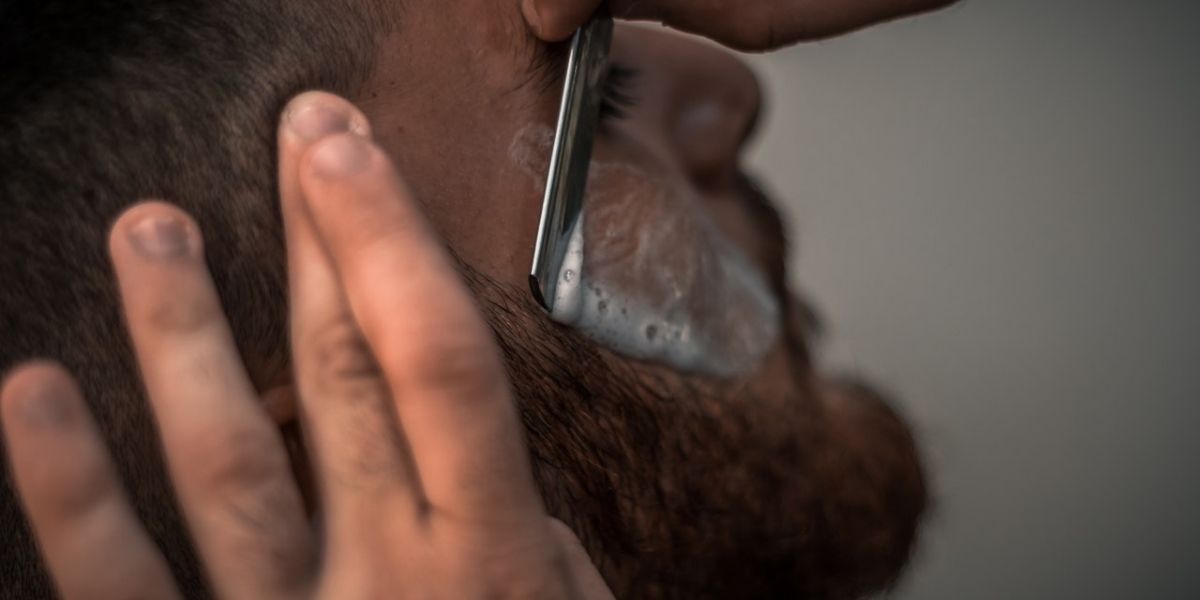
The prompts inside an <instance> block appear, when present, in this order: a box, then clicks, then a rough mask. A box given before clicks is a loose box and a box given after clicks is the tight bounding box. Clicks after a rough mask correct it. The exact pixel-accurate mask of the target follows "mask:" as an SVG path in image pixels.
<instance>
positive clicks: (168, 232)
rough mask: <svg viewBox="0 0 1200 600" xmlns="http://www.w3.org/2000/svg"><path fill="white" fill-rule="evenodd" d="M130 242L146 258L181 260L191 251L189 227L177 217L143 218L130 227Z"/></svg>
mask: <svg viewBox="0 0 1200 600" xmlns="http://www.w3.org/2000/svg"><path fill="white" fill-rule="evenodd" d="M129 241H130V242H131V243H132V245H133V247H134V249H135V250H137V251H138V253H139V254H141V255H142V256H145V257H146V258H154V259H172V258H180V257H183V256H187V254H188V252H189V251H190V244H189V240H188V233H187V226H186V225H184V223H183V221H181V220H179V219H177V218H175V217H162V216H148V217H144V218H142V220H140V221H138V222H137V223H134V224H133V225H132V226H130V227H129Z"/></svg>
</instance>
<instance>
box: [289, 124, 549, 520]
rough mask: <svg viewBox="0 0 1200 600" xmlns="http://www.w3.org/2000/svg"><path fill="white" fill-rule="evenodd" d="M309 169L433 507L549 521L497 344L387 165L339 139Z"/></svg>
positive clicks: (354, 306) (368, 146)
mask: <svg viewBox="0 0 1200 600" xmlns="http://www.w3.org/2000/svg"><path fill="white" fill-rule="evenodd" d="M301 165H302V166H301V172H300V182H301V186H302V188H303V191H304V194H303V195H304V198H305V201H306V202H307V204H308V207H309V210H310V212H311V214H312V217H313V222H314V223H315V225H316V228H317V230H318V232H317V233H318V236H319V237H320V238H321V239H322V241H323V243H324V244H325V246H326V249H327V251H328V253H329V255H330V257H331V258H332V260H333V263H334V268H335V269H336V270H337V272H338V276H339V278H340V280H341V283H342V285H343V286H344V288H345V291H346V298H347V301H348V302H349V304H350V310H351V312H352V313H353V315H354V318H355V320H356V321H357V323H358V325H359V327H360V329H361V331H362V333H363V335H364V336H365V337H366V338H367V343H368V345H369V346H370V347H371V350H372V351H373V352H374V353H375V356H376V358H377V359H378V363H379V365H380V367H381V368H382V370H383V371H384V376H385V378H386V379H387V381H388V384H389V387H390V389H391V391H392V395H393V399H394V402H395V407H396V414H397V416H398V417H399V420H400V425H401V428H402V430H403V433H404V436H405V438H406V439H407V441H408V443H409V446H410V448H411V451H412V457H413V461H414V463H415V465H416V469H417V471H418V473H419V479H420V484H421V487H422V488H423V490H424V491H425V496H426V498H427V499H428V501H429V502H430V504H431V505H432V506H433V508H434V509H435V510H439V509H440V510H442V511H449V512H450V513H452V514H456V515H460V516H465V517H468V518H471V519H473V520H474V519H479V518H488V519H491V518H498V519H503V520H504V521H505V522H512V519H514V518H517V519H518V520H519V521H520V522H522V523H526V522H527V521H525V519H524V518H525V517H536V518H538V519H540V518H541V514H542V512H543V511H542V507H541V500H540V497H539V496H538V495H537V492H536V490H535V488H534V485H533V478H532V475H531V474H530V469H529V458H528V455H527V453H526V451H525V446H524V442H523V440H522V435H521V428H520V425H519V422H518V420H517V415H516V410H515V407H514V405H513V399H512V395H511V392H510V390H509V386H508V381H507V377H506V376H505V372H504V367H503V363H502V362H501V360H500V354H499V349H498V348H497V346H496V343H495V341H494V340H493V339H492V337H491V336H492V334H491V330H490V329H489V328H488V326H487V324H486V322H484V320H483V317H482V315H481V314H480V312H479V310H478V308H477V307H476V305H475V302H474V300H473V298H472V296H471V294H470V293H469V292H468V290H467V288H466V286H465V284H464V283H463V281H462V280H461V279H460V278H459V276H458V273H457V270H456V269H455V266H454V262H453V261H452V259H451V258H450V256H449V254H448V252H447V251H446V249H445V248H444V247H443V245H442V242H441V241H440V239H439V238H438V237H437V236H436V235H435V234H434V232H433V228H432V227H431V226H430V225H429V223H428V222H427V221H426V220H425V218H424V216H423V215H422V213H421V211H420V209H419V208H418V205H417V203H416V202H415V201H414V199H413V198H412V197H411V195H410V194H409V192H408V190H407V188H406V186H404V184H403V183H402V182H401V181H400V178H399V176H398V175H397V173H396V172H395V171H394V169H393V168H392V165H391V163H390V161H389V160H388V159H387V157H386V156H385V155H384V154H383V152H382V151H381V150H380V149H379V148H378V147H376V146H375V145H374V144H372V143H371V142H370V141H369V140H365V139H363V138H361V137H358V136H352V135H336V136H331V137H329V138H326V139H324V140H323V141H321V142H318V143H317V144H315V145H314V146H313V147H312V148H310V149H309V150H308V152H307V153H306V155H305V158H304V160H303V161H302V163H301ZM539 523H540V521H539Z"/></svg>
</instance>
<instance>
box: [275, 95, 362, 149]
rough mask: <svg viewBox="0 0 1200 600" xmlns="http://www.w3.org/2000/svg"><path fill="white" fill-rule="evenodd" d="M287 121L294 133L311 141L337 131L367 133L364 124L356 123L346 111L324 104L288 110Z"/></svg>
mask: <svg viewBox="0 0 1200 600" xmlns="http://www.w3.org/2000/svg"><path fill="white" fill-rule="evenodd" d="M287 122H288V128H289V129H291V130H292V133H295V134H296V136H297V137H299V138H300V139H303V140H305V141H309V142H315V141H317V140H319V139H321V138H324V137H326V136H330V135H333V134H335V133H354V134H358V135H364V134H365V132H364V131H363V129H364V128H363V126H361V125H358V124H355V123H354V119H353V118H352V117H351V116H350V115H349V114H347V113H346V112H345V111H340V110H337V109H334V108H330V107H328V106H325V105H322V104H309V105H308V106H302V107H300V108H298V109H296V110H293V111H290V112H288V116H287Z"/></svg>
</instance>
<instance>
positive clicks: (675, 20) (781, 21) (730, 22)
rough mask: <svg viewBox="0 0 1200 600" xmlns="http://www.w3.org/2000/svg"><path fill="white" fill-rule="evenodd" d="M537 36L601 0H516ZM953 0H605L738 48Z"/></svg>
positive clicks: (572, 26) (559, 30)
mask: <svg viewBox="0 0 1200 600" xmlns="http://www.w3.org/2000/svg"><path fill="white" fill-rule="evenodd" d="M522 2H523V5H522V8H523V10H524V12H525V19H526V21H527V22H528V23H529V25H530V26H531V27H532V28H533V31H534V32H535V33H536V34H537V35H538V37H540V38H542V39H544V40H546V41H561V40H564V39H566V38H568V37H570V35H571V34H572V33H573V32H574V31H575V30H576V29H578V28H579V26H580V25H582V24H583V23H584V22H585V21H586V20H587V19H588V18H589V17H590V16H591V15H592V13H594V12H595V11H596V9H597V8H598V7H599V6H600V3H601V2H602V0H522ZM953 2H954V0H608V5H609V9H610V10H611V11H612V13H613V15H614V16H616V17H618V18H622V19H636V20H646V21H656V22H659V23H662V24H664V25H667V26H669V27H674V28H676V29H680V30H682V31H686V32H689V33H695V34H699V35H703V36H705V37H708V38H711V39H713V40H716V41H718V42H721V43H722V44H725V45H727V46H730V47H732V48H735V49H738V50H746V51H763V50H773V49H776V48H780V47H783V46H787V45H790V44H795V43H797V42H803V41H807V40H814V39H820V38H826V37H830V36H834V35H839V34H842V33H846V32H848V31H852V30H855V29H859V28H861V27H866V26H867V25H873V24H875V23H879V22H881V21H887V20H890V19H895V18H898V17H903V16H907V15H912V14H916V13H921V12H925V11H929V10H933V9H936V8H941V7H944V6H947V5H949V4H952V3H953Z"/></svg>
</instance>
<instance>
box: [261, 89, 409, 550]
mask: <svg viewBox="0 0 1200 600" xmlns="http://www.w3.org/2000/svg"><path fill="white" fill-rule="evenodd" d="M368 130H369V126H368V124H367V119H366V117H365V116H364V115H363V114H362V113H361V112H360V111H359V110H358V109H356V108H355V107H354V106H353V105H352V104H350V102H348V101H346V100H344V99H342V98H339V97H337V96H334V95H332V94H327V93H323V92H309V93H306V94H302V95H300V96H298V97H297V98H295V99H294V100H292V102H290V103H289V104H288V107H287V109H285V111H284V117H283V120H282V123H281V126H280V130H279V185H280V196H281V201H282V211H283V220H284V229H285V230H286V235H287V248H288V285H289V288H290V307H291V325H292V346H293V348H292V354H293V360H294V364H295V372H296V379H297V385H298V387H299V391H300V402H301V409H302V411H303V414H304V421H305V431H306V435H307V437H308V440H309V446H310V448H311V449H312V450H313V453H314V461H315V465H316V474H317V477H318V479H319V482H320V483H319V485H320V489H321V495H322V500H323V503H324V509H325V515H326V519H327V520H328V527H326V531H327V532H328V535H329V536H330V537H332V538H337V537H339V536H344V537H345V539H347V540H351V541H350V542H349V543H350V545H351V546H355V547H359V548H364V549H368V550H369V549H370V548H371V545H370V544H369V540H370V538H371V536H373V535H374V534H375V532H377V531H379V527H378V523H379V519H380V518H381V517H382V516H399V515H401V514H405V515H407V516H414V515H415V514H416V513H417V508H418V507H419V494H417V493H415V490H414V484H413V475H412V473H411V471H410V469H409V468H408V465H407V460H406V454H407V453H406V452H405V450H404V443H403V440H402V439H401V436H400V431H399V424H398V423H397V422H396V419H395V417H394V416H393V414H392V408H391V393H390V392H389V391H388V388H387V382H386V381H385V380H384V379H383V376H382V373H381V371H380V370H379V368H378V366H377V363H376V362H375V359H374V357H373V356H372V355H371V352H370V349H369V348H368V347H367V344H366V342H365V340H364V339H363V337H362V335H361V333H359V330H358V326H357V325H356V324H355V322H354V318H353V316H352V315H351V314H350V309H349V307H348V306H347V304H346V299H345V295H344V293H343V292H342V286H341V283H340V282H339V281H338V278H337V273H336V272H335V271H334V269H333V267H332V265H331V263H330V259H329V257H328V256H327V255H326V253H325V250H324V248H323V247H322V246H321V243H320V241H319V240H318V239H317V238H316V234H315V232H314V230H313V227H312V224H311V222H310V217H309V215H308V209H307V208H306V207H305V205H304V201H303V199H302V197H301V190H300V181H299V174H298V172H297V169H298V165H299V162H300V158H301V155H302V154H303V153H304V151H305V150H306V149H307V148H308V147H309V146H311V145H312V144H313V143H314V142H316V141H319V140H320V139H322V138H324V137H327V136H329V135H331V134H334V133H353V134H355V135H361V136H364V137H366V136H367V135H368ZM330 543H331V544H332V545H335V546H336V545H338V540H337V539H331V540H330Z"/></svg>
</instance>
